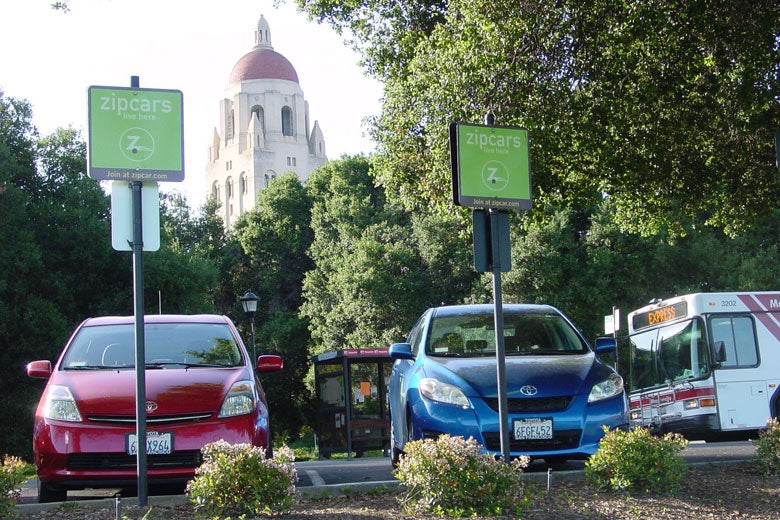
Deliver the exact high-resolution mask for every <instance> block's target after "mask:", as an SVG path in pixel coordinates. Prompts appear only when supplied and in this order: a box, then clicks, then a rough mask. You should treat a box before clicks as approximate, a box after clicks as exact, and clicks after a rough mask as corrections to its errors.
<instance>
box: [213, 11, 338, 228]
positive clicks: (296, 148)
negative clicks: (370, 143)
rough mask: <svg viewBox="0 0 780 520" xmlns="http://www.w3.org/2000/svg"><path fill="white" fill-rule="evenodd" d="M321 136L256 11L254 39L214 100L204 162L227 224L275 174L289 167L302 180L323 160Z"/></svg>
mask: <svg viewBox="0 0 780 520" xmlns="http://www.w3.org/2000/svg"><path fill="white" fill-rule="evenodd" d="M327 160H328V159H327V156H326V154H325V139H324V137H323V135H322V130H320V126H319V124H318V122H317V121H314V124H313V125H311V124H310V120H309V105H308V103H307V102H306V100H305V99H304V97H303V90H301V86H300V84H299V83H298V73H297V72H296V71H295V68H294V67H293V66H292V64H291V63H290V62H289V61H288V60H287V58H285V57H284V56H282V55H281V54H279V53H278V52H276V51H274V49H273V46H272V45H271V30H270V28H269V26H268V22H267V21H266V20H265V18H264V17H263V16H262V15H261V16H260V20H259V21H258V23H257V29H256V30H255V45H254V47H253V48H252V50H251V51H249V52H248V53H247V54H245V55H244V56H243V57H242V58H241V59H239V60H238V62H236V64H235V66H234V67H233V70H232V72H231V73H230V80H229V83H228V87H227V89H226V90H225V97H224V98H223V99H222V100H221V101H220V102H219V127H215V128H214V135H213V137H212V142H211V146H209V151H208V164H207V165H206V190H207V191H206V192H207V193H209V194H211V195H213V196H214V197H216V199H217V201H218V202H219V204H220V209H219V213H220V215H221V216H222V219H223V221H224V222H225V227H226V228H230V227H231V226H232V225H233V223H234V222H235V220H236V219H237V218H238V217H239V216H240V215H241V214H242V213H245V212H247V211H249V210H251V209H252V208H254V207H255V201H256V200H257V194H258V192H259V191H260V190H262V189H263V188H265V187H267V186H268V183H270V182H271V181H272V180H273V179H275V178H276V177H277V176H279V175H281V174H283V173H287V172H294V173H295V174H296V175H297V176H298V178H299V179H301V180H302V181H304V180H306V179H307V178H308V177H309V175H310V174H311V172H312V170H314V169H315V168H317V167H318V166H321V165H323V164H325V163H326V162H327Z"/></svg>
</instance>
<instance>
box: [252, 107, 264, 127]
mask: <svg viewBox="0 0 780 520" xmlns="http://www.w3.org/2000/svg"><path fill="white" fill-rule="evenodd" d="M252 117H253V118H254V117H257V119H258V121H260V129H261V130H262V131H263V132H265V111H264V110H263V107H261V106H260V105H255V106H253V107H252Z"/></svg>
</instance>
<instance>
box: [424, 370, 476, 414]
mask: <svg viewBox="0 0 780 520" xmlns="http://www.w3.org/2000/svg"><path fill="white" fill-rule="evenodd" d="M419 388H420V393H421V394H422V395H424V396H425V397H427V398H428V399H430V400H431V401H437V402H440V403H447V404H454V405H457V406H463V407H468V406H469V400H468V399H467V398H466V394H464V393H463V390H461V389H460V388H458V387H457V386H455V385H450V384H448V383H442V382H441V381H438V380H436V379H433V378H430V377H426V378H423V379H420V385H419Z"/></svg>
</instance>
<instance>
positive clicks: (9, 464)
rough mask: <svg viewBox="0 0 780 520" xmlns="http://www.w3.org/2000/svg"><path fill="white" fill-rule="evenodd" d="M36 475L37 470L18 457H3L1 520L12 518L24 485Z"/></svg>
mask: <svg viewBox="0 0 780 520" xmlns="http://www.w3.org/2000/svg"><path fill="white" fill-rule="evenodd" d="M34 475H35V468H33V466H32V465H30V464H28V463H26V462H24V461H23V460H22V459H20V458H18V457H13V456H11V455H5V456H3V460H2V464H0V518H12V517H13V515H14V508H15V505H16V503H17V502H18V501H19V497H20V496H21V489H22V485H23V484H24V483H25V482H27V480H28V479H30V478H32V477H33V476H34Z"/></svg>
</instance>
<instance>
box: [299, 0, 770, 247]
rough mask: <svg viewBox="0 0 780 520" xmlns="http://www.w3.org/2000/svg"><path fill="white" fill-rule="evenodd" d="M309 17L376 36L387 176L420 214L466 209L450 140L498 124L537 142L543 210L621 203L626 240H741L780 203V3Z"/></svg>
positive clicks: (336, 11) (362, 8)
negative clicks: (710, 235)
mask: <svg viewBox="0 0 780 520" xmlns="http://www.w3.org/2000/svg"><path fill="white" fill-rule="evenodd" d="M393 4H395V3H393ZM298 5H299V6H300V7H302V8H303V9H305V10H306V11H307V12H308V13H310V14H311V15H312V16H315V17H316V18H318V19H320V20H326V21H328V22H330V23H331V24H333V25H334V26H336V27H341V28H343V27H350V28H352V27H353V26H357V28H358V29H362V31H361V30H355V29H353V33H352V34H353V36H354V37H355V38H357V39H359V40H360V42H361V43H362V45H363V52H364V56H367V57H368V58H369V67H368V70H369V72H371V73H373V74H375V75H377V77H379V78H380V79H382V80H384V81H385V97H384V103H383V108H382V113H381V115H380V116H379V117H378V118H377V119H376V120H375V121H374V123H373V126H372V129H373V130H372V131H373V136H374V137H375V139H376V140H377V142H378V148H379V153H378V156H377V160H376V165H375V169H376V176H377V179H378V180H379V181H380V182H381V183H382V184H383V185H384V186H386V187H387V188H388V189H389V191H388V195H391V196H394V197H398V198H400V199H401V200H403V202H404V204H405V205H406V206H407V207H409V208H428V207H433V208H435V209H437V210H438V211H440V212H449V211H451V208H450V206H449V202H448V198H449V177H450V171H449V164H450V163H449V149H448V135H447V129H448V126H449V124H450V123H451V122H453V121H464V122H472V123H475V122H476V123H478V122H481V121H482V120H483V118H484V116H485V114H486V113H487V112H489V111H490V112H492V113H494V114H495V117H496V124H501V125H518V126H524V127H526V128H527V129H528V130H529V132H530V135H531V138H532V145H531V156H532V169H533V188H534V194H533V196H534V201H535V204H536V205H538V206H545V205H548V204H549V205H555V206H559V207H587V206H589V205H591V204H593V203H595V202H596V201H598V200H599V199H601V198H603V197H608V198H610V199H612V200H613V201H614V204H615V206H614V207H615V216H616V218H617V219H618V221H619V223H620V226H621V227H622V228H623V229H626V230H632V231H636V232H638V233H641V234H645V235H646V234H651V233H657V232H660V231H663V230H668V232H669V233H670V234H671V235H672V236H679V235H683V234H686V233H688V232H691V231H692V230H693V229H695V227H696V226H700V225H701V224H702V223H707V224H711V225H714V226H716V227H719V228H721V229H724V230H726V231H727V232H728V233H730V234H736V233H738V232H739V231H741V230H743V229H745V228H746V227H748V226H749V225H750V224H751V223H752V222H754V221H755V220H756V218H758V217H759V216H760V215H762V213H763V211H764V209H765V208H766V207H767V206H772V205H773V204H774V202H775V201H776V200H777V198H778V195H780V182H778V175H777V171H776V169H775V167H774V139H773V134H774V131H775V130H776V129H778V128H779V127H780V102H778V101H779V100H780V85H779V84H778V82H779V81H780V11H779V10H778V9H777V6H776V4H775V2H773V1H771V0H758V1H756V2H751V3H750V5H746V4H744V3H743V2H733V1H728V0H723V1H715V2H713V1H710V0H706V1H705V0H702V1H695V2H687V3H684V4H681V3H679V2H669V1H668V0H641V1H639V2H622V1H616V0H587V1H584V2H561V1H560V0H522V1H519V2H518V1H517V0H490V1H488V0H468V1H464V0H452V1H449V2H447V3H446V4H442V3H439V2H435V1H431V2H427V3H425V6H424V7H423V8H420V9H419V10H418V11H417V12H418V16H419V17H421V18H422V20H418V19H416V18H412V17H410V16H408V15H406V14H405V13H404V12H403V10H394V9H392V8H391V7H392V6H386V5H384V3H382V2H373V1H369V0H366V1H356V0H331V1H320V2H314V1H304V0H299V1H298ZM375 13H380V14H381V16H383V17H386V19H385V20H384V22H383V23H382V24H371V23H370V21H371V20H372V16H373V15H374V14H375ZM404 29H409V30H410V31H411V33H412V34H413V36H412V39H413V42H409V45H405V43H406V42H408V40H406V39H405V33H404ZM376 56H392V58H393V59H394V60H395V61H396V62H397V63H398V66H395V67H393V66H388V67H376V66H373V64H374V63H375V62H377V61H378V60H375V61H371V59H372V58H374V57H376Z"/></svg>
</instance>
